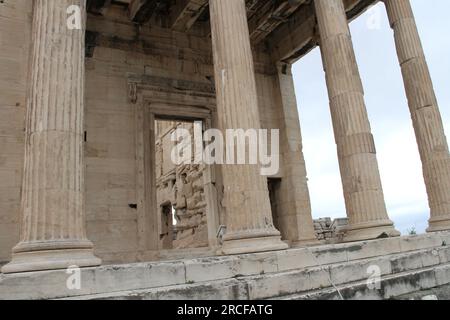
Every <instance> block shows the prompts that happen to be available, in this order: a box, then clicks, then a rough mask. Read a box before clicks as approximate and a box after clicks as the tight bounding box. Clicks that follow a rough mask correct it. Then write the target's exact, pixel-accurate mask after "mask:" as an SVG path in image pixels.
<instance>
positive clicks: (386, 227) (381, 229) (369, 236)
mask: <svg viewBox="0 0 450 320" xmlns="http://www.w3.org/2000/svg"><path fill="white" fill-rule="evenodd" d="M344 232H345V234H344V238H343V242H355V241H364V240H374V239H380V238H392V237H399V236H400V235H401V234H400V232H398V231H397V230H396V229H395V228H394V224H393V223H392V222H391V221H390V222H388V223H376V222H375V223H369V224H367V223H366V224H360V225H353V226H352V225H350V226H348V227H347V228H346V229H345V230H344Z"/></svg>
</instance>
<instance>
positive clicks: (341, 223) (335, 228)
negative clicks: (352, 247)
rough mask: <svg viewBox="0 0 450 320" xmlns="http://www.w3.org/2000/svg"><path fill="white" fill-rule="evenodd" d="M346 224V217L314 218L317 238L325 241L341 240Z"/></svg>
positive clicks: (334, 241)
mask: <svg viewBox="0 0 450 320" xmlns="http://www.w3.org/2000/svg"><path fill="white" fill-rule="evenodd" d="M347 226H348V219H347V218H338V219H334V220H333V219H331V218H320V219H315V220H314V231H315V233H316V236H317V239H318V240H319V241H322V242H325V243H339V242H342V239H343V236H344V233H343V231H344V228H345V227H347Z"/></svg>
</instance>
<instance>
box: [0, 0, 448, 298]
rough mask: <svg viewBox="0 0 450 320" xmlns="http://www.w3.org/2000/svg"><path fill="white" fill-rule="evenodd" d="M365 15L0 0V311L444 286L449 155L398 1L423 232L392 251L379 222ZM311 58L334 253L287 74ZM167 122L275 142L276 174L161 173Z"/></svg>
mask: <svg viewBox="0 0 450 320" xmlns="http://www.w3.org/2000/svg"><path fill="white" fill-rule="evenodd" d="M378 2H379V1H376V0H312V1H307V0H87V1H86V0H4V1H1V2H0V48H1V50H0V266H2V268H1V273H0V299H6V298H25V299H41V298H71V297H77V298H82V299H101V298H104V299H121V298H130V297H133V298H136V297H138V298H142V299H173V298H183V299H185V298H200V299H201V298H217V299H265V298H279V297H282V298H286V299H308V298H314V299H334V298H346V299H352V298H361V297H368V298H374V299H378V298H392V297H403V296H405V295H408V294H412V293H417V292H422V291H424V290H432V289H436V290H438V291H439V290H440V289H441V288H444V289H443V290H445V288H446V286H448V285H449V284H450V247H449V245H450V232H449V230H450V154H449V148H448V144H447V140H446V137H445V133H444V126H443V122H442V120H441V116H440V113H439V108H438V102H437V99H436V97H435V94H434V90H433V85H432V81H431V76H430V73H429V71H428V67H427V63H426V60H425V56H424V51H423V49H422V45H421V40H420V38H419V33H418V29H417V26H416V23H415V20H414V14H413V11H412V8H411V5H410V3H409V0H384V4H385V7H386V9H387V14H388V16H389V21H390V24H391V27H392V29H393V37H394V39H395V46H396V48H397V52H398V57H399V62H400V66H399V67H400V68H401V71H402V75H403V79H404V83H405V91H406V95H407V98H408V103H409V109H410V111H411V117H412V125H413V126H414V130H415V134H416V138H417V143H418V147H419V150H420V156H421V159H422V163H423V176H424V180H425V184H426V187H427V193H428V198H429V206H430V220H429V228H428V233H427V234H424V235H418V236H413V237H399V236H400V233H399V232H398V231H397V230H396V229H395V226H394V224H393V222H392V221H391V220H390V218H389V213H388V211H387V209H386V204H385V200H384V193H383V188H382V183H381V178H380V174H379V169H378V162H377V154H376V146H375V143H374V138H373V135H372V132H371V126H370V119H369V117H368V113H367V110H366V106H365V101H364V88H363V85H362V81H361V78H360V74H359V71H358V65H357V62H356V58H355V54H354V50H353V44H352V38H351V35H350V31H349V27H348V24H349V22H350V21H352V20H354V19H357V18H358V16H359V15H361V14H362V13H363V12H365V11H366V10H367V9H368V8H369V7H371V6H372V5H374V4H376V3H378ZM392 45H394V41H393V44H392ZM315 47H320V50H321V54H322V59H323V67H324V70H325V74H326V82H327V87H328V95H329V100H330V113H331V117H332V121H333V127H334V133H335V140H336V152H337V154H338V158H339V165H340V173H341V176H342V185H343V190H344V195H343V196H344V198H345V204H346V211H347V212H346V214H347V220H345V221H346V223H345V225H344V226H339V236H338V237H337V238H336V239H334V240H333V241H331V242H330V241H327V243H333V244H325V240H326V239H328V238H329V237H331V236H332V234H333V232H334V231H328V229H326V228H330V227H331V223H327V224H326V225H325V224H322V225H321V224H320V222H316V223H314V221H313V218H312V212H311V204H310V195H309V190H308V184H307V181H308V179H307V172H306V164H305V160H304V156H303V147H302V135H301V129H300V122H299V117H301V114H300V115H299V113H298V108H297V102H296V101H297V99H296V95H295V91H294V82H293V77H292V73H291V66H292V64H293V63H294V62H296V61H298V60H299V59H301V58H302V57H304V56H305V55H307V54H308V53H309V52H310V51H311V50H312V49H314V48H315ZM404 107H405V108H407V107H408V106H406V105H405V106H404ZM179 128H183V129H185V130H187V131H188V132H191V133H192V134H194V135H195V134H196V130H197V131H199V132H200V134H202V133H204V132H205V131H206V130H208V129H214V128H216V129H219V130H221V131H225V130H227V129H243V130H248V129H266V130H271V129H277V130H279V150H278V153H277V155H278V156H279V159H280V166H279V170H277V172H276V173H274V174H271V175H269V176H266V175H262V174H261V170H260V169H261V168H260V165H255V164H238V165H232V164H228V163H227V164H215V163H214V164H206V163H194V164H174V163H173V161H171V150H173V148H174V147H175V145H174V143H175V142H174V141H173V139H171V137H172V136H173V133H174V132H176V131H177V129H179ZM197 133H198V132H197ZM244 144H245V145H246V146H247V147H248V146H249V144H250V143H249V142H248V141H246V142H244ZM271 147H272V149H273V147H274V146H273V145H271ZM194 157H195V155H194ZM315 226H316V227H315ZM318 227H320V228H321V229H320V230H319V231H318V230H317V228H318ZM325 229H326V230H325ZM333 230H334V229H333ZM319 235H320V236H319ZM76 270H80V272H81V275H82V282H81V286H80V287H79V288H76V289H74V288H71V287H70V286H68V285H67V277H68V276H69V275H70V274H71V272H72V271H73V272H76ZM370 270H372V271H370ZM373 273H376V274H377V275H378V278H377V281H376V282H375V283H372V284H373V285H368V281H369V280H371V276H372V275H373ZM30 286H33V287H34V288H36V287H37V288H38V289H39V290H29V289H30Z"/></svg>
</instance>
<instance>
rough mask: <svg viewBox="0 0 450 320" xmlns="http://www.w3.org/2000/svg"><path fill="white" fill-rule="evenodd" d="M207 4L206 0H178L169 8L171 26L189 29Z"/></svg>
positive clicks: (183, 30)
mask: <svg viewBox="0 0 450 320" xmlns="http://www.w3.org/2000/svg"><path fill="white" fill-rule="evenodd" d="M207 6H208V0H178V1H177V3H176V4H175V5H174V6H173V7H171V9H170V24H171V28H172V29H173V30H176V31H182V32H186V31H189V30H190V29H191V28H192V26H193V25H194V23H195V22H196V21H197V19H198V18H199V17H200V16H201V15H202V13H203V12H204V11H205V9H206V8H207Z"/></svg>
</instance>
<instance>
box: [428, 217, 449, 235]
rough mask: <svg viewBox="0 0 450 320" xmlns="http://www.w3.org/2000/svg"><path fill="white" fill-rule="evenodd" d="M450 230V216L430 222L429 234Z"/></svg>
mask: <svg viewBox="0 0 450 320" xmlns="http://www.w3.org/2000/svg"><path fill="white" fill-rule="evenodd" d="M447 230H450V215H446V216H443V217H438V218H436V219H433V218H432V219H430V220H428V229H427V232H430V233H431V232H440V231H447Z"/></svg>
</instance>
